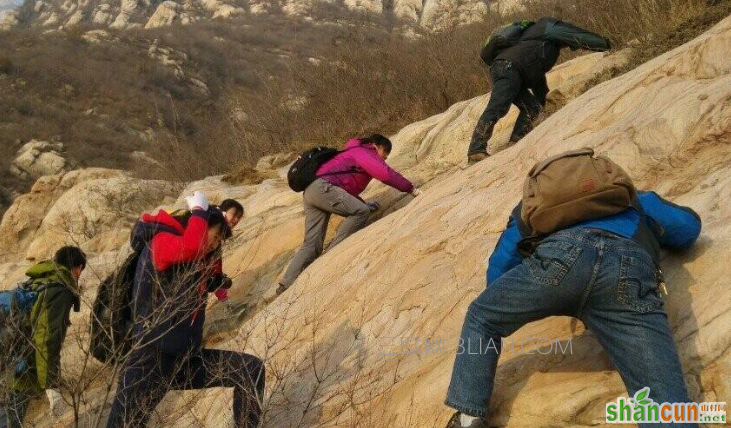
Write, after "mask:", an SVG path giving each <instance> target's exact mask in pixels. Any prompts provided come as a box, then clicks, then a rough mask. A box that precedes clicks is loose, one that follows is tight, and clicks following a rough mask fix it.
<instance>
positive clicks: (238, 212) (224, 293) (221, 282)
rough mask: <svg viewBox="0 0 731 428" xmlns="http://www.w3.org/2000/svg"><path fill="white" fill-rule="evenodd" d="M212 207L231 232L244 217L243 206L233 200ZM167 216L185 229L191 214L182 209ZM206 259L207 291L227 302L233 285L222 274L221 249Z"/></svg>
mask: <svg viewBox="0 0 731 428" xmlns="http://www.w3.org/2000/svg"><path fill="white" fill-rule="evenodd" d="M214 207H217V208H218V209H219V210H220V211H221V213H223V216H224V218H225V219H226V223H227V224H228V226H229V228H230V229H231V230H233V228H235V227H236V225H238V224H239V222H240V221H241V218H242V217H243V216H244V207H243V205H241V203H239V202H238V201H236V200H234V199H224V200H223V201H222V202H221V204H220V205H218V206H214ZM169 214H170V215H172V216H173V218H175V220H176V221H178V222H179V223H180V224H181V225H182V226H183V227H186V226H187V224H188V220H189V219H190V217H191V214H192V213H191V212H190V210H186V209H182V210H177V211H171V212H169ZM208 257H209V259H210V260H211V263H212V268H211V271H210V277H209V278H208V281H207V286H208V291H209V292H211V293H214V294H215V295H216V298H217V299H218V300H219V301H221V302H224V301H226V300H228V290H229V289H230V288H231V286H232V285H233V281H231V278H229V277H228V275H226V274H225V273H223V248H222V247H220V246H219V247H218V248H217V249H216V250H215V251H213V252H211V253H210V254H209V256H208Z"/></svg>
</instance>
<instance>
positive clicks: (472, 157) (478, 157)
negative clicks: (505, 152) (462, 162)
mask: <svg viewBox="0 0 731 428" xmlns="http://www.w3.org/2000/svg"><path fill="white" fill-rule="evenodd" d="M488 157H490V155H489V154H488V153H487V152H475V153H470V154H468V155H467V164H468V165H474V164H476V163H477V162H480V161H482V160H485V159H487V158H488Z"/></svg>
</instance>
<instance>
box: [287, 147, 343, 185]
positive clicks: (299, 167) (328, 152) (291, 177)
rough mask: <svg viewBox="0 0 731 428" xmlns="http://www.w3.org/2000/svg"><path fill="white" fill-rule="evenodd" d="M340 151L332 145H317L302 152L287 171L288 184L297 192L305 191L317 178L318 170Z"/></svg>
mask: <svg viewBox="0 0 731 428" xmlns="http://www.w3.org/2000/svg"><path fill="white" fill-rule="evenodd" d="M338 153H340V151H338V150H335V149H331V148H330V147H315V148H313V149H310V150H307V151H306V152H304V153H302V154H301V155H300V156H299V157H298V158H297V159H296V160H295V161H294V163H293V164H292V166H291V167H290V168H289V171H288V172H287V184H289V188H290V189H292V190H294V191H295V192H304V191H305V189H307V186H309V185H310V184H312V182H313V181H315V180H317V170H318V169H319V168H320V167H321V166H322V165H323V164H324V163H325V162H327V161H329V160H330V159H332V158H333V157H335V155H337V154H338Z"/></svg>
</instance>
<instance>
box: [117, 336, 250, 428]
mask: <svg viewBox="0 0 731 428" xmlns="http://www.w3.org/2000/svg"><path fill="white" fill-rule="evenodd" d="M213 387H229V388H231V387H232V388H234V400H233V407H234V408H233V413H234V422H235V426H236V428H256V427H257V426H258V425H259V418H260V415H261V405H260V403H261V400H262V399H263V394H264V363H263V362H262V361H261V360H260V359H259V358H257V357H254V356H252V355H248V354H243V353H238V352H231V351H221V350H215V349H203V350H201V351H199V353H198V354H197V355H193V356H190V357H187V358H183V357H176V356H169V355H165V354H161V353H159V352H153V351H138V352H136V353H133V354H132V355H130V357H129V359H128V360H127V362H126V363H125V366H124V371H123V372H122V374H121V376H120V381H119V385H118V387H117V395H116V396H115V397H114V404H113V405H112V411H111V414H110V415H109V420H108V421H107V428H138V427H144V426H145V425H146V424H147V421H148V420H149V419H150V416H151V415H152V412H153V411H154V410H155V407H156V406H157V405H158V403H160V401H162V399H163V398H164V397H165V394H166V393H167V392H168V391H169V390H173V389H175V390H192V389H203V388H213Z"/></svg>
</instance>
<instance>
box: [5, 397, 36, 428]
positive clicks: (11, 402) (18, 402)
mask: <svg viewBox="0 0 731 428" xmlns="http://www.w3.org/2000/svg"><path fill="white" fill-rule="evenodd" d="M29 401H30V397H29V396H28V395H27V394H25V393H24V392H21V391H10V392H9V393H8V397H7V401H5V402H4V403H2V404H0V428H23V419H25V414H26V413H27V412H28V404H29Z"/></svg>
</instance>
